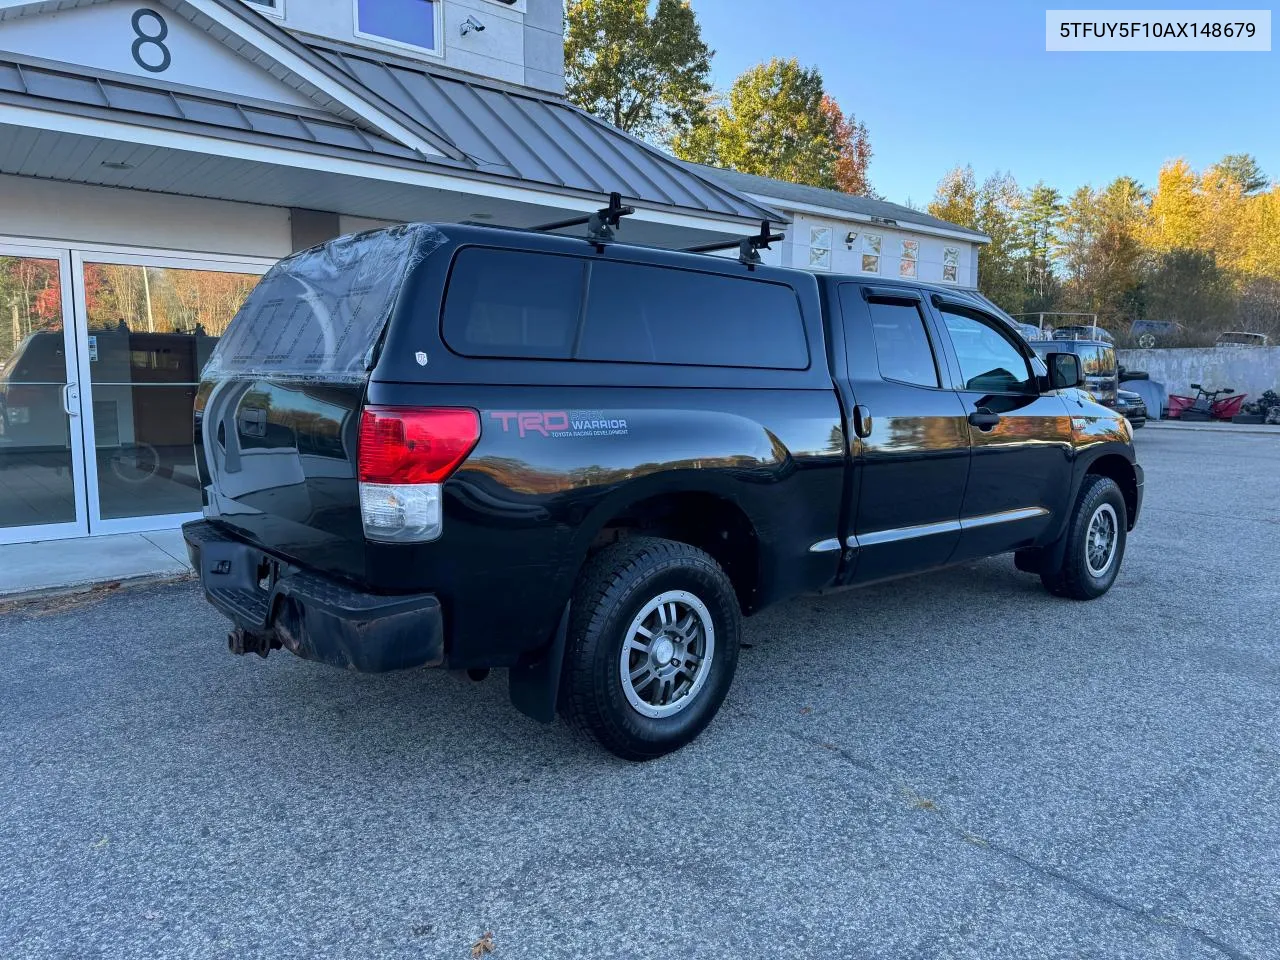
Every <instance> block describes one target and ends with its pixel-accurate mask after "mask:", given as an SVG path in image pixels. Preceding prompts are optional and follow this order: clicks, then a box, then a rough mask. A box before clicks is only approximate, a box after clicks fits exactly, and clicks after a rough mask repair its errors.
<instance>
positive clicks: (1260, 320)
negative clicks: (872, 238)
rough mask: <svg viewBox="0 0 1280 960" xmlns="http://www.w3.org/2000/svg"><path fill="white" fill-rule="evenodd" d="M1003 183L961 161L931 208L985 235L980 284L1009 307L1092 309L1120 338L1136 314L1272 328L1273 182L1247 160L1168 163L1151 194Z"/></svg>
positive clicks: (1221, 326)
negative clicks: (981, 177) (978, 180)
mask: <svg viewBox="0 0 1280 960" xmlns="http://www.w3.org/2000/svg"><path fill="white" fill-rule="evenodd" d="M1000 182H1001V181H1000V180H999V179H996V180H988V182H987V183H985V184H983V186H982V187H981V188H979V187H977V186H976V185H975V178H974V175H973V171H972V169H971V168H967V167H957V168H956V169H954V170H952V171H950V172H948V173H947V174H946V175H945V176H943V178H942V180H941V181H939V183H938V189H937V192H936V194H935V197H934V201H933V203H932V204H930V206H929V212H930V213H932V214H934V215H935V216H939V217H942V218H943V219H946V220H950V221H951V222H953V223H960V224H962V225H964V226H971V227H975V228H977V229H979V230H982V231H984V232H985V233H987V234H989V235H990V236H991V237H992V243H991V244H990V245H989V246H987V247H986V248H984V249H983V251H982V252H981V254H980V255H979V259H978V277H979V286H980V287H981V289H982V290H983V292H984V293H986V294H987V295H988V296H989V297H991V298H992V299H993V300H995V301H996V302H997V303H999V304H1001V305H1002V306H1004V307H1005V309H1007V310H1009V311H1010V312H1013V313H1019V312H1024V311H1037V310H1045V311H1047V312H1053V311H1079V312H1086V313H1096V314H1098V316H1099V319H1100V322H1101V323H1102V324H1103V325H1104V326H1109V327H1110V328H1111V329H1112V330H1113V331H1114V332H1116V333H1118V334H1121V335H1122V336H1123V335H1124V334H1125V333H1126V332H1127V331H1128V329H1129V325H1130V324H1131V322H1132V321H1133V320H1140V319H1153V320H1173V321H1176V322H1177V323H1179V324H1181V325H1182V328H1183V330H1184V331H1185V340H1186V341H1187V342H1192V343H1196V342H1199V343H1204V342H1211V341H1212V339H1213V338H1214V336H1216V334H1217V333H1219V332H1221V331H1223V330H1225V329H1230V328H1236V329H1244V330H1251V331H1254V332H1259V333H1270V334H1273V335H1280V186H1275V185H1270V186H1269V183H1270V182H1269V181H1268V179H1267V178H1266V176H1265V175H1264V174H1263V173H1262V171H1261V170H1260V168H1259V167H1258V164H1257V161H1256V160H1254V158H1253V157H1251V156H1249V155H1247V154H1233V155H1229V156H1227V157H1224V158H1223V159H1222V160H1221V161H1219V162H1218V163H1216V164H1213V165H1211V166H1209V167H1207V168H1206V169H1204V170H1202V171H1198V172H1197V171H1196V170H1194V169H1192V168H1191V166H1190V165H1189V164H1188V163H1187V162H1186V161H1185V160H1174V161H1171V162H1170V163H1167V164H1165V165H1164V167H1162V168H1161V170H1160V172H1159V174H1158V176H1157V178H1156V183H1155V188H1154V190H1152V191H1150V192H1148V191H1147V190H1146V189H1145V188H1144V187H1143V186H1142V185H1141V184H1140V183H1138V182H1137V181H1136V180H1134V179H1133V178H1132V177H1118V178H1116V179H1115V180H1113V181H1112V182H1111V183H1109V184H1107V185H1106V186H1105V187H1102V188H1098V189H1095V188H1093V187H1091V186H1087V185H1086V186H1082V187H1080V188H1078V189H1077V190H1075V191H1074V192H1073V193H1072V194H1071V196H1070V197H1068V198H1067V199H1066V200H1065V201H1061V200H1060V199H1059V198H1057V197H1056V195H1055V194H1054V192H1053V191H1052V190H1050V189H1049V188H1047V187H1045V186H1044V185H1037V186H1036V187H1035V188H1032V189H1031V190H1029V191H1022V190H1019V189H1017V188H1016V185H1014V184H1013V182H1012V178H1007V179H1005V180H1003V187H1002V188H1000V187H998V186H997V184H999V183H1000ZM1011 188H1012V189H1011ZM997 197H999V199H997ZM1011 228H1012V229H1011Z"/></svg>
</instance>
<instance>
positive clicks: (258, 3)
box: [242, 0, 285, 20]
mask: <svg viewBox="0 0 1280 960" xmlns="http://www.w3.org/2000/svg"><path fill="white" fill-rule="evenodd" d="M242 2H243V3H244V4H245V5H246V6H248V7H250V8H252V9H254V10H256V11H258V12H259V13H261V14H262V15H263V16H264V17H273V18H275V19H276V20H283V19H284V17H285V13H284V4H285V0H242Z"/></svg>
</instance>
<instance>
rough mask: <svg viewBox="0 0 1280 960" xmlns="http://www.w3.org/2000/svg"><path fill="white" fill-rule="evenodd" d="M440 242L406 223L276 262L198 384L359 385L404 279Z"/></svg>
mask: <svg viewBox="0 0 1280 960" xmlns="http://www.w3.org/2000/svg"><path fill="white" fill-rule="evenodd" d="M444 242H445V236H444V234H442V233H441V232H440V231H439V230H437V229H436V228H435V227H432V226H430V225H428V224H420V223H419V224H406V225H403V226H397V227H391V228H389V229H386V230H372V231H368V232H365V233H358V234H355V235H353V236H348V237H339V238H338V239H336V240H331V241H329V242H328V243H324V244H321V245H320V246H318V247H312V248H311V249H309V250H304V251H302V252H301V253H297V254H294V255H293V256H291V257H287V258H286V259H284V260H281V261H280V262H279V263H277V264H276V265H275V266H274V267H272V268H271V270H269V271H268V272H267V274H266V276H264V277H263V278H262V280H261V281H259V283H258V285H257V286H256V287H254V289H253V292H252V293H250V294H249V297H248V299H247V300H246V301H245V302H244V306H242V307H241V308H240V310H239V312H238V313H237V314H236V316H235V319H234V320H232V321H231V325H230V327H228V329H227V332H226V334H225V335H224V336H223V337H222V339H221V340H220V341H219V342H218V346H217V348H216V349H215V350H214V352H213V356H212V357H210V358H209V363H208V364H207V365H206V366H205V369H204V374H203V379H205V380H227V379H260V378H261V379H282V380H321V381H325V382H331V383H332V382H352V383H355V382H361V381H363V380H364V379H365V377H366V376H367V374H368V368H369V361H370V358H371V356H372V352H373V349H374V347H375V346H376V345H377V343H378V340H379V338H380V337H381V336H382V331H383V330H384V329H385V328H386V325H387V321H388V320H389V319H390V318H391V314H392V312H393V311H394V309H395V306H396V301H397V299H398V298H399V296H400V290H401V288H402V287H403V286H404V282H405V278H406V277H407V276H408V275H409V273H410V271H411V270H412V269H413V268H414V267H415V266H417V265H418V264H419V263H421V262H422V260H424V259H425V258H426V257H428V256H430V255H431V253H432V252H433V251H435V250H436V249H438V248H439V247H440V246H441V245H443V244H444Z"/></svg>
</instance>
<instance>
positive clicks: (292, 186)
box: [0, 58, 785, 247]
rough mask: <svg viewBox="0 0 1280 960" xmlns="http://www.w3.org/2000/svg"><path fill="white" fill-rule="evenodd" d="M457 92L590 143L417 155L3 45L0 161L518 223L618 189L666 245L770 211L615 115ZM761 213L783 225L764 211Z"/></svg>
mask: <svg viewBox="0 0 1280 960" xmlns="http://www.w3.org/2000/svg"><path fill="white" fill-rule="evenodd" d="M436 82H437V83H442V82H444V81H443V80H440V79H439V78H437V81H436ZM458 89H459V93H458V94H457V95H458V96H460V97H471V98H475V97H481V98H483V99H484V107H483V109H484V110H485V111H488V112H489V113H491V114H492V113H494V112H495V111H496V112H497V114H505V115H506V120H505V121H504V122H503V125H502V126H503V129H504V130H508V131H510V129H511V128H510V124H511V123H512V117H513V115H514V114H513V113H512V111H519V112H520V115H521V116H525V115H526V114H527V113H528V111H529V110H531V109H537V110H550V109H553V108H554V109H555V110H556V111H557V113H558V112H560V111H568V113H566V114H565V115H564V116H561V117H559V118H558V119H557V121H556V122H557V123H559V124H561V125H564V124H566V123H567V124H569V125H571V127H570V128H571V129H575V130H577V131H578V135H579V137H588V138H591V137H594V138H603V139H602V142H601V143H599V144H595V143H592V141H591V140H589V139H588V140H587V141H586V142H579V148H580V149H581V151H582V154H581V155H579V156H577V157H576V158H575V157H574V156H573V154H572V149H573V148H568V149H566V148H565V147H563V146H561V147H559V148H557V151H555V152H554V153H553V152H551V151H545V155H546V156H549V157H552V158H553V159H552V160H549V161H547V160H544V161H539V160H538V159H537V154H538V150H539V149H541V148H540V147H539V145H537V144H529V143H524V144H521V145H520V147H519V148H517V147H515V146H513V145H512V143H511V142H505V143H504V146H505V147H506V148H507V150H508V151H510V156H511V157H512V161H513V162H504V163H500V164H493V163H488V164H477V163H475V162H474V159H473V158H472V157H469V156H466V155H465V154H464V155H462V157H461V158H460V159H454V158H452V157H442V156H437V155H431V156H426V155H424V154H422V153H420V152H419V151H417V150H414V149H411V148H409V147H407V146H405V145H404V144H403V143H400V142H397V141H395V140H392V139H390V138H387V137H383V136H380V135H379V134H377V133H374V132H371V131H369V130H367V129H361V128H360V127H357V126H356V125H354V124H350V123H347V122H346V121H345V120H344V119H342V118H340V117H337V116H334V115H332V114H328V113H326V112H324V111H320V110H316V111H313V112H308V111H306V110H296V109H295V110H287V109H286V108H282V107H281V106H280V105H278V104H269V103H264V102H259V101H245V100H236V99H235V98H228V97H226V96H224V95H220V94H211V93H209V92H207V91H195V90H191V89H188V88H171V87H166V86H164V85H161V84H149V83H143V82H139V81H137V80H136V79H135V78H131V77H122V76H119V75H110V74H104V75H94V74H92V73H86V72H84V71H83V70H79V69H74V70H70V69H66V68H65V67H62V66H61V65H55V64H50V63H47V62H22V60H21V58H16V59H7V58H0V173H6V174H14V175H18V176H30V177H41V178H46V179H52V180H62V181H69V182H75V183H85V184H94V185H102V186H110V187H117V188H125V189H132V190H142V191H154V192H162V193H172V194H179V195H183V196H194V197H206V198H210V199H218V200H232V201H239V202H247V203H257V204H265V205H270V206H286V207H302V208H306V209H315V210H326V211H331V212H335V213H342V214H350V215H354V216H360V217H368V218H376V219H387V220H440V221H456V220H469V219H487V220H491V221H492V222H493V223H495V224H497V223H501V224H507V225H510V226H517V227H527V226H534V225H536V224H538V223H542V222H547V221H551V220H556V219H562V218H565V217H569V216H573V215H576V214H581V213H584V212H589V211H593V210H595V209H597V208H598V207H600V206H602V205H603V203H604V201H605V197H604V194H605V193H607V192H608V190H609V189H616V190H618V191H619V192H621V193H623V195H624V196H626V197H627V202H629V203H631V204H633V205H634V206H635V207H636V214H635V216H633V217H629V218H627V220H626V221H624V226H623V228H622V231H621V233H620V237H621V238H622V239H625V240H628V241H633V242H637V243H650V244H655V245H659V246H666V247H675V246H688V245H692V244H695V243H701V242H707V241H709V240H716V239H721V238H725V237H733V236H741V235H745V234H749V233H754V232H755V231H756V230H757V229H758V228H759V219H760V218H761V216H762V215H764V216H768V215H769V214H771V213H773V211H770V210H769V209H768V208H766V207H763V206H761V205H758V204H757V203H755V202H754V201H752V200H750V199H748V198H745V197H742V196H741V195H738V194H734V193H732V192H731V191H725V190H724V188H722V187H719V186H718V185H709V184H707V183H705V182H704V181H701V180H700V179H698V180H693V178H692V177H691V178H690V181H689V182H686V181H684V180H683V179H682V178H680V177H673V174H672V173H671V171H670V170H664V169H662V164H663V162H664V161H665V162H666V163H668V164H670V167H671V168H672V169H674V170H676V171H678V172H679V174H684V171H683V170H682V169H681V168H679V167H678V165H676V164H675V162H674V161H670V160H669V158H666V157H665V156H663V155H662V154H659V153H657V151H654V150H653V148H651V147H648V145H640V144H636V145H635V146H632V145H631V143H630V142H629V138H625V135H623V134H620V133H618V132H617V131H613V130H612V128H605V129H604V130H600V131H595V130H588V129H587V127H586V126H585V125H588V124H597V125H599V126H601V127H603V126H604V125H603V124H598V121H595V120H593V119H592V118H587V117H585V116H584V115H580V114H578V113H577V112H576V111H572V108H568V107H567V106H565V105H562V104H548V103H546V102H544V101H541V100H539V99H538V98H531V99H530V103H535V104H537V105H538V106H536V107H531V106H530V105H529V104H523V105H521V104H516V105H504V104H503V102H502V98H504V97H510V96H514V94H512V93H510V92H509V91H502V90H498V89H496V88H491V87H488V86H484V85H478V84H474V83H468V84H466V85H465V90H464V88H463V87H459V88H458ZM406 105H409V104H408V103H406ZM477 109H478V107H477ZM442 112H443V111H442ZM454 113H455V115H458V116H460V118H461V119H466V118H465V117H462V116H461V113H462V111H457V110H456V109H455V111H454ZM497 114H495V115H497ZM428 119H429V118H428ZM468 122H470V121H468ZM615 135H616V137H617V138H620V139H621V138H625V139H626V140H627V141H628V142H627V143H626V145H625V147H623V146H620V145H619V142H618V141H615V140H614V137H615ZM544 136H545V134H544ZM627 148H630V150H631V151H632V152H633V155H632V156H630V157H628V155H627ZM640 151H642V152H640ZM588 152H590V153H591V156H589V157H588V156H586V155H585V154H586V153H588ZM503 156H504V159H505V158H506V157H507V156H508V154H504V155H503ZM516 159H518V160H519V162H518V163H516V162H514V161H515V160H516ZM531 164H532V165H534V166H532V167H531V166H530V165H531ZM563 170H572V171H578V172H580V174H581V175H578V176H573V177H570V176H566V175H563V174H562V173H560V172H559V171H563ZM614 170H616V171H617V172H616V181H617V182H616V184H615V183H613V182H611V181H613V180H614V179H615V174H614V172H613V171H614ZM587 171H591V173H590V174H587ZM636 194H639V196H636ZM655 197H656V199H655ZM771 219H773V220H775V221H778V222H785V218H783V217H781V216H780V215H777V214H776V213H774V214H773V216H772V217H771Z"/></svg>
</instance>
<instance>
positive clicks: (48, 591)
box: [0, 570, 196, 613]
mask: <svg viewBox="0 0 1280 960" xmlns="http://www.w3.org/2000/svg"><path fill="white" fill-rule="evenodd" d="M194 579H196V575H195V571H192V570H188V571H186V572H185V573H169V572H166V573H140V574H138V575H136V576H132V577H114V578H109V579H103V580H86V581H84V582H82V583H74V584H68V585H65V586H56V587H36V588H34V589H31V590H15V591H13V592H11V593H0V613H12V612H15V611H19V610H21V609H23V608H25V607H35V606H38V605H40V604H42V603H46V604H49V605H55V606H57V607H58V608H59V609H61V608H63V607H70V606H75V605H78V604H80V603H90V602H93V601H95V600H99V599H103V598H105V597H107V596H108V595H110V594H113V593H117V592H119V591H121V590H133V589H136V588H138V587H151V586H159V585H162V584H169V583H184V582H186V581H188V580H194Z"/></svg>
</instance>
